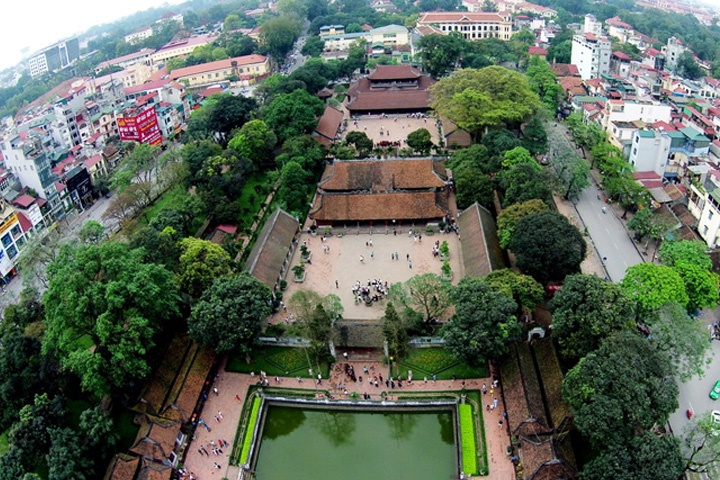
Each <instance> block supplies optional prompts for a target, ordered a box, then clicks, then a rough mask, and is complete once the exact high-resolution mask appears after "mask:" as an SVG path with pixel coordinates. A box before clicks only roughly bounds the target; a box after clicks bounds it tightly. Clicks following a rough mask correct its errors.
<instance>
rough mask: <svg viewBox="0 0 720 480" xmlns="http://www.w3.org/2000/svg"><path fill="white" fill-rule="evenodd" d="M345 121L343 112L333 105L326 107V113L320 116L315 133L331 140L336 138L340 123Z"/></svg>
mask: <svg viewBox="0 0 720 480" xmlns="http://www.w3.org/2000/svg"><path fill="white" fill-rule="evenodd" d="M342 121H343V113H342V112H341V111H340V110H337V109H335V108H333V107H330V106H327V107H325V113H323V116H322V117H320V121H319V122H318V126H317V127H316V128H315V133H317V134H318V135H320V136H322V137H325V138H327V139H329V140H334V139H335V136H337V133H338V130H340V125H341V124H342Z"/></svg>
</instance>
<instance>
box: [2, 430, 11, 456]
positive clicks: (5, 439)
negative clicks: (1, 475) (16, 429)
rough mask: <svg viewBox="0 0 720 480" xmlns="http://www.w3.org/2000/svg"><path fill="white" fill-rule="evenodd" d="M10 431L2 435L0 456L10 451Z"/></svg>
mask: <svg viewBox="0 0 720 480" xmlns="http://www.w3.org/2000/svg"><path fill="white" fill-rule="evenodd" d="M9 431H10V429H9V428H8V429H7V430H5V431H4V432H2V433H0V456H2V455H5V452H7V450H8V432H9Z"/></svg>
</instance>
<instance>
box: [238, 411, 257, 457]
mask: <svg viewBox="0 0 720 480" xmlns="http://www.w3.org/2000/svg"><path fill="white" fill-rule="evenodd" d="M260 402H261V400H260V397H255V399H254V400H253V405H252V411H251V412H250V418H249V419H248V422H247V423H246V424H245V433H244V437H243V447H242V451H241V452H240V465H244V464H245V463H247V461H248V455H250V444H251V443H252V437H253V431H254V430H255V423H256V422H257V417H258V414H259V413H260Z"/></svg>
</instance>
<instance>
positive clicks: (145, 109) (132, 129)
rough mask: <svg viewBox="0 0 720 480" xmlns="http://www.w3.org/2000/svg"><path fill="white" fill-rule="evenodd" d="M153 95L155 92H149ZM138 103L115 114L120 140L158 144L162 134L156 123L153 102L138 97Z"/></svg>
mask: <svg viewBox="0 0 720 480" xmlns="http://www.w3.org/2000/svg"><path fill="white" fill-rule="evenodd" d="M151 95H152V96H155V94H151ZM139 100H140V101H138V104H137V105H136V106H134V107H131V108H128V109H126V110H125V111H123V112H122V113H121V114H118V116H117V125H118V133H119V134H120V140H127V141H135V142H140V143H147V144H149V145H159V144H160V143H162V140H163V138H162V134H161V133H160V126H159V125H158V120H157V114H156V112H155V104H154V103H150V102H146V101H145V100H146V99H144V98H143V97H140V99H139Z"/></svg>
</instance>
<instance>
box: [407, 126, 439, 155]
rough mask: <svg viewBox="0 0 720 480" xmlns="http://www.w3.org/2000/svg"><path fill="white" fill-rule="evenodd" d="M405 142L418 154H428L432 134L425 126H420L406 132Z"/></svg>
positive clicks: (431, 143) (431, 144)
mask: <svg viewBox="0 0 720 480" xmlns="http://www.w3.org/2000/svg"><path fill="white" fill-rule="evenodd" d="M407 144H408V146H409V147H410V148H412V149H413V150H415V151H416V152H417V153H419V154H420V155H428V154H430V149H431V148H432V146H433V142H432V135H431V134H430V132H429V131H428V129H427V128H420V129H418V130H415V131H414V132H410V133H409V134H408V136H407Z"/></svg>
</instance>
